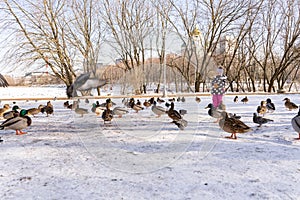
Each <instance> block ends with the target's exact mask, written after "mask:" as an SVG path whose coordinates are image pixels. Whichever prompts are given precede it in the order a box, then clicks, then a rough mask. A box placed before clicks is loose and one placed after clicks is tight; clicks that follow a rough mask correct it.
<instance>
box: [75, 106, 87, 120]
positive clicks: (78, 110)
mask: <svg viewBox="0 0 300 200" xmlns="http://www.w3.org/2000/svg"><path fill="white" fill-rule="evenodd" d="M75 105H76V107H75V109H74V111H75V113H76V114H78V115H80V116H81V117H83V115H86V114H88V113H89V112H88V109H85V108H80V107H79V103H75Z"/></svg>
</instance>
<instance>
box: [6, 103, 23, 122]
mask: <svg viewBox="0 0 300 200" xmlns="http://www.w3.org/2000/svg"><path fill="white" fill-rule="evenodd" d="M18 109H20V108H19V106H17V105H14V106H13V107H12V110H11V111H8V112H5V113H3V118H4V119H10V118H13V117H17V116H18V115H19V111H18Z"/></svg>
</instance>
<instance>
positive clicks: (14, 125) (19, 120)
mask: <svg viewBox="0 0 300 200" xmlns="http://www.w3.org/2000/svg"><path fill="white" fill-rule="evenodd" d="M31 123H32V121H31V118H30V117H28V116H27V110H25V109H22V110H21V111H20V114H19V116H16V117H13V118H10V119H7V120H6V121H4V122H3V123H2V124H1V125H0V129H1V130H3V129H11V130H15V131H16V135H23V134H26V132H23V131H22V129H24V128H27V127H28V126H30V125H31Z"/></svg>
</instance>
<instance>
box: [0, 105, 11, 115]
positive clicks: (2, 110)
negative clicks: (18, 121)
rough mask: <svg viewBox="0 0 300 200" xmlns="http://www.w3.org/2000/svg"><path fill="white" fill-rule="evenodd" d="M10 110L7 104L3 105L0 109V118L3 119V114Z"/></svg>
mask: <svg viewBox="0 0 300 200" xmlns="http://www.w3.org/2000/svg"><path fill="white" fill-rule="evenodd" d="M9 109H10V106H9V104H4V105H3V108H0V117H3V114H4V113H5V112H7V111H8V110H9Z"/></svg>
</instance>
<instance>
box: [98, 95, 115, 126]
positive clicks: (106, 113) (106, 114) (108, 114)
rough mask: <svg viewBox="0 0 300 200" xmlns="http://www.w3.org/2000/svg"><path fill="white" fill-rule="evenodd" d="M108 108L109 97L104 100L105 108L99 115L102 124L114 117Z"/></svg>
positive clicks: (109, 105)
mask: <svg viewBox="0 0 300 200" xmlns="http://www.w3.org/2000/svg"><path fill="white" fill-rule="evenodd" d="M110 108H111V103H110V99H107V100H106V109H105V110H104V111H103V113H102V116H101V117H102V119H103V122H104V124H106V122H109V123H111V121H112V119H113V117H114V116H113V112H112V110H111V109H110Z"/></svg>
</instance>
